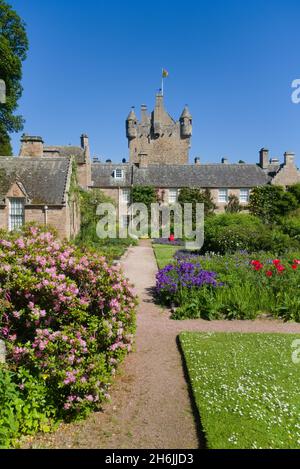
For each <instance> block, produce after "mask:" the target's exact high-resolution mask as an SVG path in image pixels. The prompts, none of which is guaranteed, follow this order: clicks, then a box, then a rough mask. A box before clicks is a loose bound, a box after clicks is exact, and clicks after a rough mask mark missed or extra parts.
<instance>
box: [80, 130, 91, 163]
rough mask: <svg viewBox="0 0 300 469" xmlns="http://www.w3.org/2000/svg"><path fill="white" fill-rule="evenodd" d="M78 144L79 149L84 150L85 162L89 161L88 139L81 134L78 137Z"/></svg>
mask: <svg viewBox="0 0 300 469" xmlns="http://www.w3.org/2000/svg"><path fill="white" fill-rule="evenodd" d="M80 142H81V148H82V149H83V150H84V153H85V157H86V159H87V160H89V159H90V158H91V151H90V142H89V137H88V136H87V135H86V134H82V135H81V137H80Z"/></svg>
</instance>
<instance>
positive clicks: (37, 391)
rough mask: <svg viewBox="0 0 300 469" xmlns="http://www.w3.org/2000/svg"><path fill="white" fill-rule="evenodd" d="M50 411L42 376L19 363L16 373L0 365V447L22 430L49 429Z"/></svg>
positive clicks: (16, 437)
mask: <svg viewBox="0 0 300 469" xmlns="http://www.w3.org/2000/svg"><path fill="white" fill-rule="evenodd" d="M54 415H55V410H54V409H53V408H51V406H50V405H49V404H48V403H47V388H46V384H45V382H44V381H43V380H41V381H38V380H37V379H35V378H33V377H32V376H31V375H30V373H29V372H28V371H27V370H26V369H24V368H21V367H20V369H19V371H18V374H16V373H12V372H11V371H9V370H8V369H7V368H5V367H4V366H2V367H0V448H8V447H9V446H11V445H15V444H16V443H17V439H18V438H19V437H20V436H21V435H23V434H26V435H32V434H34V433H36V432H38V431H43V432H47V431H49V430H50V429H51V427H52V426H53V422H52V418H53V416H54Z"/></svg>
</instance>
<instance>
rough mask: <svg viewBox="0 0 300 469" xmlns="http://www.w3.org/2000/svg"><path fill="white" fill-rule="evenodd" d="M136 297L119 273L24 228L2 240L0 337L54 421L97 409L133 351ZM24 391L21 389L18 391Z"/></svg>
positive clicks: (40, 232)
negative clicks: (35, 383) (38, 388)
mask: <svg viewBox="0 0 300 469" xmlns="http://www.w3.org/2000/svg"><path fill="white" fill-rule="evenodd" d="M135 307H136V298H135V296H134V293H133V291H132V289H131V286H130V285H129V283H128V281H127V280H126V279H125V278H124V276H123V275H122V273H121V272H120V271H119V269H118V268H117V267H112V266H110V265H108V263H107V262H106V259H105V258H104V257H100V256H99V255H97V254H88V253H87V254H86V253H85V254H84V255H83V254H82V252H80V251H78V250H77V249H76V247H74V246H72V245H71V244H68V243H62V242H60V241H58V240H57V239H56V238H55V236H54V235H53V233H51V232H48V231H47V232H44V231H43V230H42V229H40V228H37V227H34V226H29V227H26V228H25V229H24V232H23V233H22V234H16V233H14V234H7V233H6V234H5V235H1V234H0V339H2V340H4V341H5V343H6V347H7V351H8V356H7V360H8V364H9V367H10V369H12V370H13V371H16V372H17V371H18V369H19V368H22V369H24V367H25V368H26V369H27V370H29V371H30V373H31V374H32V376H35V377H36V378H37V380H39V381H40V380H43V381H44V382H45V384H46V388H47V393H48V396H47V399H48V403H49V405H51V406H53V405H54V406H55V408H56V409H57V415H58V416H59V417H60V416H63V417H65V418H66V417H69V418H70V417H74V416H78V415H82V414H83V415H85V414H86V413H87V412H88V411H91V410H93V409H98V408H99V407H100V404H101V403H102V402H103V400H104V399H105V398H107V397H108V390H109V385H110V382H111V377H112V376H113V375H114V374H115V370H116V367H117V365H118V363H119V362H120V361H121V360H122V359H123V357H124V356H125V355H126V353H128V352H129V351H130V350H131V349H132V344H133V338H134V332H135ZM21 388H22V385H21Z"/></svg>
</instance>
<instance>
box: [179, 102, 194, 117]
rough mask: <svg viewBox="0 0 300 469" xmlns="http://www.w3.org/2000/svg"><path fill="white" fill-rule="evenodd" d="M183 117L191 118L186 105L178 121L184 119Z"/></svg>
mask: <svg viewBox="0 0 300 469" xmlns="http://www.w3.org/2000/svg"><path fill="white" fill-rule="evenodd" d="M185 117H187V118H188V119H191V118H192V114H191V113H190V111H189V108H188V106H187V104H186V105H185V107H184V110H183V111H182V114H181V116H180V119H184V118H185Z"/></svg>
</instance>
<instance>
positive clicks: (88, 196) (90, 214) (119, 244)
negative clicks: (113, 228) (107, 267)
mask: <svg viewBox="0 0 300 469" xmlns="http://www.w3.org/2000/svg"><path fill="white" fill-rule="evenodd" d="M79 196H80V209H81V228H80V233H79V235H78V236H77V237H76V240H75V244H76V245H77V246H79V247H80V248H81V249H82V250H85V249H88V250H89V251H93V252H98V253H99V254H103V255H104V256H105V257H106V258H107V259H108V260H109V261H113V260H115V259H118V258H120V257H121V256H122V254H123V253H124V251H125V250H126V249H127V248H128V247H129V246H130V245H134V244H136V241H135V240H133V239H132V238H125V239H123V238H122V239H121V238H115V239H110V238H107V239H100V238H99V237H98V236H97V229H96V228H97V223H98V220H99V217H98V216H97V214H96V212H97V207H98V205H99V204H101V203H111V204H113V205H115V203H114V201H113V200H112V199H110V198H109V197H107V196H106V195H105V194H104V192H102V191H101V190H100V189H96V190H92V191H83V190H80V191H79Z"/></svg>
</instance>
